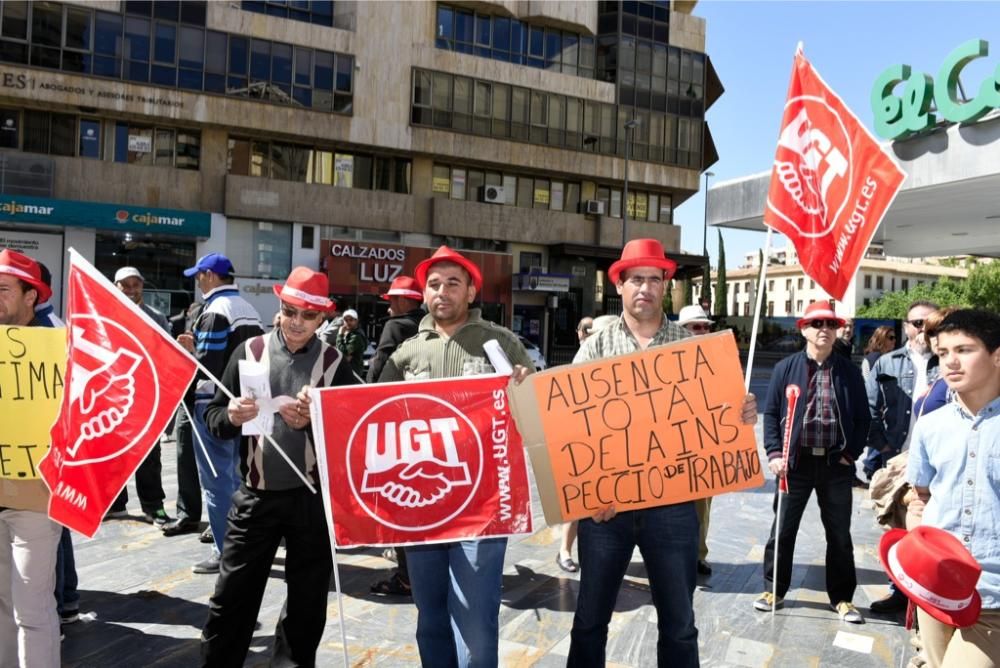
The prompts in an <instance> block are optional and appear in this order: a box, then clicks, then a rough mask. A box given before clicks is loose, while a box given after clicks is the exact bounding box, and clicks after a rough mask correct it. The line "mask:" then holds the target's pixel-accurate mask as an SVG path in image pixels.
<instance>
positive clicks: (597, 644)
mask: <svg viewBox="0 0 1000 668" xmlns="http://www.w3.org/2000/svg"><path fill="white" fill-rule="evenodd" d="M578 541H579V543H578V548H577V550H578V552H579V557H580V593H579V596H578V598H577V602H576V615H575V616H574V617H573V631H572V634H571V643H570V649H569V658H568V660H567V661H566V665H567V666H573V667H574V668H577V667H579V666H583V667H587V666H594V667H595V668H597V667H602V666H604V664H605V658H604V652H605V646H606V645H607V642H608V624H609V622H610V621H611V615H612V613H613V612H614V609H615V601H616V600H617V598H618V590H619V588H620V587H621V583H622V579H623V578H624V577H625V571H626V570H627V569H628V565H629V562H630V561H631V560H632V551H633V550H634V549H635V547H636V546H638V547H639V551H640V553H641V554H642V560H643V562H644V563H645V565H646V573H647V575H648V577H649V588H650V591H651V593H652V595H653V605H654V606H656V617H657V628H658V630H659V640H658V641H657V644H656V658H657V663H658V665H660V666H672V667H677V668H688V667H690V668H697V666H698V629H697V628H695V625H694V608H693V607H692V598H693V596H694V587H695V582H696V579H697V573H696V569H697V564H698V515H697V513H696V511H695V507H694V503H693V502H688V503H678V504H674V505H670V506H661V507H659V508H647V509H645V510H634V511H631V512H625V513H619V514H618V515H616V516H615V518H614V519H612V520H611V521H609V522H603V523H600V524H598V523H597V522H594V521H593V520H589V519H587V520H580V525H579V536H578Z"/></svg>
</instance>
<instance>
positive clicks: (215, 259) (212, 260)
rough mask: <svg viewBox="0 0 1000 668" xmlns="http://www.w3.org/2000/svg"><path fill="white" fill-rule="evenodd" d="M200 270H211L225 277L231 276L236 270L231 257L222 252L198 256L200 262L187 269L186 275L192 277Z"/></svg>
mask: <svg viewBox="0 0 1000 668" xmlns="http://www.w3.org/2000/svg"><path fill="white" fill-rule="evenodd" d="M199 271H210V272H212V273H213V274H217V275H219V276H222V277H223V278H225V277H227V276H231V275H232V274H233V272H235V271H236V270H235V269H234V268H233V263H232V262H230V261H229V258H228V257H226V256H225V255H223V254H222V253H209V254H208V255H202V256H201V257H200V258H198V262H197V263H196V264H195V265H194V266H193V267H191V268H190V269H185V270H184V275H185V276H187V277H188V278H190V277H191V276H194V275H195V274H197V273H198V272H199Z"/></svg>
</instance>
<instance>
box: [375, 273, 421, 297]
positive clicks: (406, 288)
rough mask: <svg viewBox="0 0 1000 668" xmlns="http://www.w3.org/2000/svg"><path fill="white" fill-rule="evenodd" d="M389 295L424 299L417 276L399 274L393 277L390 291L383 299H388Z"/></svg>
mask: <svg viewBox="0 0 1000 668" xmlns="http://www.w3.org/2000/svg"><path fill="white" fill-rule="evenodd" d="M389 297H406V298H407V299H416V300H417V301H423V300H424V295H423V293H422V292H420V284H419V283H417V281H416V279H415V278H412V277H410V276H397V277H396V278H394V279H392V284H391V285H389V291H388V292H386V293H385V294H384V295H382V299H385V300H386V301H388V300H389Z"/></svg>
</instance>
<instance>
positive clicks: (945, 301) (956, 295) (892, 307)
mask: <svg viewBox="0 0 1000 668" xmlns="http://www.w3.org/2000/svg"><path fill="white" fill-rule="evenodd" d="M984 266H985V265H984ZM970 278H971V275H970ZM967 286H968V281H967V280H966V281H962V282H958V281H953V280H951V279H950V278H942V279H940V280H938V281H936V282H934V283H924V284H922V285H917V286H914V287H912V288H910V289H909V290H906V291H900V292H887V293H885V294H884V295H882V296H881V297H879V298H878V299H877V300H876V301H874V302H872V303H871V304H869V305H868V306H861V307H860V308H858V310H857V317H859V318H894V319H902V318H905V317H906V307H907V306H909V305H910V303H911V302H914V301H917V300H926V301H931V302H934V303H935V304H938V305H940V306H964V307H968V306H971V305H972V302H971V301H970V299H969V296H968V294H967ZM998 287H1000V286H998Z"/></svg>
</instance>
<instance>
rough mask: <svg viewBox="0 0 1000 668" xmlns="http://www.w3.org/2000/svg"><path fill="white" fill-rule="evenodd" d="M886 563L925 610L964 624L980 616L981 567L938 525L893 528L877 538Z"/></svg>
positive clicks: (892, 575) (946, 620) (888, 570)
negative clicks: (979, 588) (909, 528)
mask: <svg viewBox="0 0 1000 668" xmlns="http://www.w3.org/2000/svg"><path fill="white" fill-rule="evenodd" d="M879 555H880V557H881V559H882V568H884V569H885V572H886V573H888V574H889V577H890V578H892V581H893V582H895V583H896V586H897V587H899V590H900V591H902V592H903V593H904V594H906V596H907V598H909V599H910V600H911V601H913V602H914V603H915V604H916V605H917V606H918V607H919V608H920V609H921V610H923V611H924V612H926V613H927V614H928V615H930V616H931V617H933V618H934V619H936V620H938V621H939V622H942V623H944V624H948V625H949V626H956V627H958V628H964V627H966V626H972V625H973V624H975V623H976V621H977V620H978V619H979V612H980V610H981V609H982V606H983V601H982V599H981V598H980V596H979V592H977V591H976V583H977V582H978V581H979V575H980V574H981V573H982V572H983V569H982V567H981V566H980V565H979V563H978V562H977V561H976V560H975V559H974V558H973V556H972V555H971V554H969V551H968V550H967V549H965V547H963V546H962V543H960V542H959V540H958V539H957V538H955V537H954V536H953V535H951V534H950V533H948V532H947V531H943V530H941V529H938V528H936V527H931V526H919V527H917V528H915V529H913V530H912V531H906V530H905V529H893V530H892V531H889V532H888V533H886V534H885V535H884V536H882V541H881V543H879Z"/></svg>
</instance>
